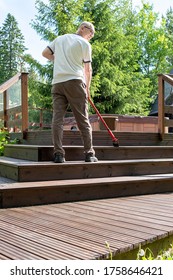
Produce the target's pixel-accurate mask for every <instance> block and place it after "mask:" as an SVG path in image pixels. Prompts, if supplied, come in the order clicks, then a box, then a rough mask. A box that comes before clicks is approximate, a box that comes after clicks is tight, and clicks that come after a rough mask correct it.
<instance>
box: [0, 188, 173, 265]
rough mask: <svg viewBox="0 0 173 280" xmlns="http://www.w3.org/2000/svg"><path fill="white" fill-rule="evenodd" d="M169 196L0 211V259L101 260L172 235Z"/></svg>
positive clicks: (171, 199) (172, 198)
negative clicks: (110, 252)
mask: <svg viewBox="0 0 173 280" xmlns="http://www.w3.org/2000/svg"><path fill="white" fill-rule="evenodd" d="M172 202H173V193H165V194H153V195H141V196H131V197H121V198H110V199H100V200H90V201H82V202H70V203H59V204H51V205H42V206H30V207H20V208H8V209H0V248H1V251H0V259H1V260H3V259H57V260H58V259H59V260H60V259H62V260H63V259H100V258H101V259H102V258H103V259H104V258H107V257H108V255H109V251H108V249H107V248H106V246H105V241H107V242H108V243H109V244H110V247H111V250H112V252H113V255H114V256H116V255H117V254H118V253H123V252H128V251H129V250H132V249H134V248H138V246H139V245H140V244H142V245H145V244H149V243H151V242H154V241H156V240H159V239H161V238H166V237H168V236H170V235H173V215H172V213H173V203H172Z"/></svg>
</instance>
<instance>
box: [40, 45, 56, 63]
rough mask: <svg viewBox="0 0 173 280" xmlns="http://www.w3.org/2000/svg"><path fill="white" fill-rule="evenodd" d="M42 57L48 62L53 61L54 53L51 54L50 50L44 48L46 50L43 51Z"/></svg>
mask: <svg viewBox="0 0 173 280" xmlns="http://www.w3.org/2000/svg"><path fill="white" fill-rule="evenodd" d="M42 56H44V57H45V58H47V59H48V60H51V61H54V53H53V52H52V50H51V49H49V48H48V47H46V48H45V49H44V50H43V52H42Z"/></svg>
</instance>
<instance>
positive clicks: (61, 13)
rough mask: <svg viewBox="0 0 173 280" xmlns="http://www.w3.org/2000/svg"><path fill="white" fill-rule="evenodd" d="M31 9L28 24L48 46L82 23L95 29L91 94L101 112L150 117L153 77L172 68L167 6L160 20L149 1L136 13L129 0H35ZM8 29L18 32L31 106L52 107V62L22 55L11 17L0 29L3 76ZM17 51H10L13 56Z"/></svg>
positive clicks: (172, 23)
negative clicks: (32, 16)
mask: <svg viewBox="0 0 173 280" xmlns="http://www.w3.org/2000/svg"><path fill="white" fill-rule="evenodd" d="M35 5H36V9H37V11H38V13H37V15H36V17H35V19H34V20H33V21H32V23H31V25H32V27H33V28H34V29H35V30H36V31H37V33H38V34H39V35H40V37H41V39H43V40H45V41H47V42H50V41H52V40H53V39H54V38H55V37H57V36H59V35H62V34H64V33H74V32H76V30H77V27H78V25H79V23H80V22H81V21H84V20H87V21H91V22H92V23H93V24H94V25H95V28H96V34H95V36H94V38H93V39H92V40H91V44H92V50H93V62H92V67H93V79H92V84H91V95H92V98H93V101H94V103H95V105H96V106H97V108H98V109H99V111H100V112H101V113H117V114H132V115H148V113H149V112H150V107H151V104H152V103H153V101H154V100H155V98H156V96H157V93H158V78H157V74H158V73H169V72H170V69H171V67H172V64H173V54H172V44H173V35H172V34H173V11H172V9H171V8H170V10H169V11H167V14H166V16H165V17H162V18H160V16H159V14H157V13H155V12H154V11H153V6H152V5H150V4H149V3H147V1H142V7H141V8H140V9H139V8H136V9H133V8H132V1H131V0H67V1H64V0H49V2H48V4H45V3H44V2H43V1H41V0H36V4H35ZM11 22H13V23H14V24H13V27H12V25H11ZM10 27H11V29H12V30H13V33H14V32H15V30H16V33H17V34H16V33H15V34H16V35H15V36H16V37H15V38H16V40H17V41H16V42H17V43H16V45H15V46H16V47H15V49H16V53H18V55H17V57H18V58H19V57H22V58H21V59H22V62H23V60H24V61H25V63H27V65H28V69H29V104H30V106H31V107H40V108H51V106H52V100H51V94H50V89H51V80H52V71H53V64H52V63H51V62H47V64H46V65H41V64H40V63H39V62H38V61H36V60H34V59H33V58H32V56H31V55H23V51H24V47H23V45H22V46H21V48H19V46H20V44H19V42H18V40H19V38H20V42H21V43H22V44H23V37H21V34H20V31H19V30H18V31H17V29H16V23H15V20H14V18H13V17H12V16H11V15H8V21H6V22H5V23H4V25H3V28H2V29H0V33H1V34H2V37H1V38H2V39H0V48H1V49H0V50H2V52H1V53H2V58H1V59H0V70H1V69H2V71H1V72H3V75H4V73H6V74H7V76H8V75H9V72H8V71H6V70H7V68H6V65H5V63H4V59H5V57H6V49H7V48H6V47H7V46H9V45H10V43H9V42H12V40H11V39H8V40H6V39H5V38H6V37H5V35H6V34H7V33H9V30H10ZM9 34H10V33H9ZM7 38H9V37H8V36H7ZM10 38H12V36H11V37H10ZM10 40H11V41H10ZM13 42H14V40H13ZM46 45H47V43H45V46H46ZM40 51H42V50H40ZM16 53H14V54H13V52H12V54H13V56H12V57H13V58H15V55H16ZM1 62H2V63H1ZM14 62H15V63H14V64H13V67H12V69H13V70H14V71H16V69H17V67H18V66H19V64H20V62H21V61H19V60H15V59H14ZM45 63H46V60H45ZM11 75H12V72H10V76H11ZM1 77H2V79H5V77H3V76H1ZM90 110H91V112H93V111H92V110H93V109H92V108H90Z"/></svg>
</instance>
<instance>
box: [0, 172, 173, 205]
mask: <svg viewBox="0 0 173 280" xmlns="http://www.w3.org/2000/svg"><path fill="white" fill-rule="evenodd" d="M172 191H173V174H157V175H153V174H152V175H144V176H120V177H105V178H90V179H73V180H62V181H60V180H57V181H39V182H25V183H24V182H22V183H18V182H16V183H15V182H12V183H10V182H8V183H4V184H1V185H0V197H1V199H0V208H8V207H21V206H30V205H40V204H50V203H60V202H73V201H84V200H93V199H103V198H114V197H122V196H131V195H142V194H143V195H144V194H155V193H166V192H172Z"/></svg>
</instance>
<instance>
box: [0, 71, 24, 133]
mask: <svg viewBox="0 0 173 280" xmlns="http://www.w3.org/2000/svg"><path fill="white" fill-rule="evenodd" d="M19 80H21V105H20V107H21V116H22V117H21V132H22V133H23V135H24V133H25V132H26V131H28V73H24V72H23V73H17V74H16V75H15V76H13V77H12V78H11V79H9V80H8V81H6V82H5V83H3V84H2V85H0V94H3V122H4V127H5V128H7V129H9V127H8V124H10V116H9V110H8V105H7V103H8V98H7V94H8V89H10V87H12V86H13V85H14V84H15V83H17V82H18V81H19ZM13 129H14V130H15V128H14V127H13ZM14 132H15V131H14Z"/></svg>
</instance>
